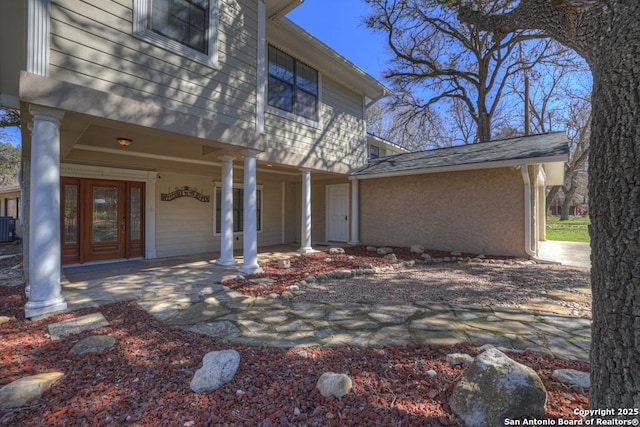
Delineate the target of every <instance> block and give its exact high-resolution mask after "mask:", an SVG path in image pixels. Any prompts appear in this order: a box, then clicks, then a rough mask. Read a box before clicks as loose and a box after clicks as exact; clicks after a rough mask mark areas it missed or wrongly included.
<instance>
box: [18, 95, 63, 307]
mask: <svg viewBox="0 0 640 427" xmlns="http://www.w3.org/2000/svg"><path fill="white" fill-rule="evenodd" d="M31 114H32V115H33V132H32V135H31V169H30V175H29V176H30V188H31V191H30V194H29V253H28V257H29V267H30V270H29V289H30V291H29V301H28V302H27V303H26V304H25V306H24V313H25V317H27V318H30V317H34V316H39V315H42V314H47V313H55V312H57V311H62V310H65V309H66V308H67V302H66V301H65V299H64V297H63V296H62V294H61V287H60V270H61V269H60V262H61V261H60V242H61V240H60V120H61V119H62V116H63V115H64V113H63V112H61V111H58V110H53V109H49V108H33V107H32V108H31Z"/></svg>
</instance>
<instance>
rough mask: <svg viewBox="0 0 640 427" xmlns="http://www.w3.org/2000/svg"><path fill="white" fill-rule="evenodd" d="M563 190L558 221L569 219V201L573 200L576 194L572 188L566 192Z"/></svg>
mask: <svg viewBox="0 0 640 427" xmlns="http://www.w3.org/2000/svg"><path fill="white" fill-rule="evenodd" d="M564 190H565V191H564V200H563V201H562V210H561V211H560V221H566V220H568V219H569V214H570V212H569V211H570V209H571V201H572V200H573V196H574V195H575V193H576V190H575V189H574V188H572V189H571V190H567V189H566V187H565V188H564Z"/></svg>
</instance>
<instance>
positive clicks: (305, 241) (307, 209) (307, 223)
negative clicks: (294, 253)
mask: <svg viewBox="0 0 640 427" xmlns="http://www.w3.org/2000/svg"><path fill="white" fill-rule="evenodd" d="M312 251H313V248H312V247H311V170H310V169H303V170H302V230H301V232H300V249H298V252H301V253H308V252H312Z"/></svg>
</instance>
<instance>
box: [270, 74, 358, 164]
mask: <svg viewBox="0 0 640 427" xmlns="http://www.w3.org/2000/svg"><path fill="white" fill-rule="evenodd" d="M320 98H321V99H320V101H321V105H320V114H321V120H320V121H319V122H318V124H319V127H316V126H310V125H308V124H304V123H300V122H297V121H294V120H291V119H289V118H286V117H282V116H280V115H278V114H274V113H271V112H269V111H267V113H266V116H265V131H266V134H267V147H268V150H267V153H266V156H267V157H268V158H270V159H272V160H273V161H278V162H282V163H288V164H295V165H299V166H308V167H312V168H322V169H328V170H335V171H339V172H347V171H348V170H347V169H349V168H357V167H359V166H362V165H364V161H365V156H364V154H365V153H364V150H365V146H366V144H365V121H364V117H363V111H362V97H361V96H359V95H357V94H356V93H354V92H353V91H350V90H349V89H347V88H345V87H343V86H341V85H340V84H339V83H338V82H336V81H334V80H331V79H330V78H328V77H327V76H325V75H323V76H322V95H321V97H320ZM337 164H340V165H342V167H343V169H342V170H336V169H335V168H336V167H337ZM345 168H346V169H345Z"/></svg>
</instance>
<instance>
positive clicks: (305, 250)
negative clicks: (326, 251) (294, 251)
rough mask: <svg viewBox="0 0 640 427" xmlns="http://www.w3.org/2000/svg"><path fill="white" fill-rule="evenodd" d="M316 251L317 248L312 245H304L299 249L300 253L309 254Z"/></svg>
mask: <svg viewBox="0 0 640 427" xmlns="http://www.w3.org/2000/svg"><path fill="white" fill-rule="evenodd" d="M315 251H316V250H315V249H313V248H312V247H311V246H305V247H302V248H300V249H298V253H300V254H308V253H310V252H315Z"/></svg>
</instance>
